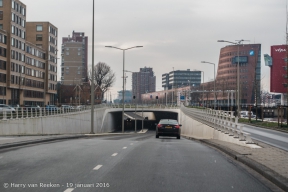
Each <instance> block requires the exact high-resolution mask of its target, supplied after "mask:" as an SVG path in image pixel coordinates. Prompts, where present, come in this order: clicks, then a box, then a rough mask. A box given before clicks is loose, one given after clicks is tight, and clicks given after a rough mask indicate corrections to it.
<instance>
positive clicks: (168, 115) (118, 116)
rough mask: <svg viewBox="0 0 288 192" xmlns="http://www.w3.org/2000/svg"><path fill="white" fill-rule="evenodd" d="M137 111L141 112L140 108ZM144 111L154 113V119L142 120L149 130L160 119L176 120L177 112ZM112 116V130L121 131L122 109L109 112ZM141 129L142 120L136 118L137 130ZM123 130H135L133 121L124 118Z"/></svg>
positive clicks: (153, 129)
mask: <svg viewBox="0 0 288 192" xmlns="http://www.w3.org/2000/svg"><path fill="white" fill-rule="evenodd" d="M124 112H135V110H134V111H133V110H129V111H127V110H125V111H124ZM137 112H142V111H141V110H137ZM145 112H152V113H154V115H155V120H149V119H148V120H144V122H143V123H144V129H148V130H151V131H155V130H156V125H155V123H159V121H160V119H176V120H178V117H179V116H178V113H177V112H170V111H145ZM110 113H111V114H112V117H113V121H114V122H115V125H116V126H115V127H114V132H121V131H122V111H117V112H110ZM141 129H142V120H137V131H140V130H141ZM124 131H135V121H134V119H131V121H130V122H127V121H125V120H124Z"/></svg>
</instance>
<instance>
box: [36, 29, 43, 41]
mask: <svg viewBox="0 0 288 192" xmlns="http://www.w3.org/2000/svg"><path fill="white" fill-rule="evenodd" d="M42 30H43V27H42V25H36V31H42ZM41 41H42V40H41Z"/></svg>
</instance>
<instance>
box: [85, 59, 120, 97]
mask: <svg viewBox="0 0 288 192" xmlns="http://www.w3.org/2000/svg"><path fill="white" fill-rule="evenodd" d="M115 78H116V75H115V73H114V72H113V71H112V69H111V68H110V66H109V65H107V64H106V63H103V62H99V63H97V65H95V67H94V79H93V81H92V71H91V70H90V71H89V79H90V80H91V82H94V83H95V84H96V85H98V86H99V87H100V89H101V90H102V93H103V94H102V98H103V96H104V93H105V92H106V91H107V90H108V89H109V87H112V85H113V83H114V82H115Z"/></svg>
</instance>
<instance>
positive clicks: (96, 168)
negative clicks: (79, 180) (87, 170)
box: [93, 165, 102, 170]
mask: <svg viewBox="0 0 288 192" xmlns="http://www.w3.org/2000/svg"><path fill="white" fill-rule="evenodd" d="M101 167H102V165H97V166H96V167H94V169H93V170H98V169H100V168H101Z"/></svg>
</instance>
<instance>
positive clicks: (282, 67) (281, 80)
mask: <svg viewBox="0 0 288 192" xmlns="http://www.w3.org/2000/svg"><path fill="white" fill-rule="evenodd" d="M286 50H287V45H273V46H271V57H272V65H271V66H270V92H274V93H287V64H286V62H285V58H287V51H286Z"/></svg>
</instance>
